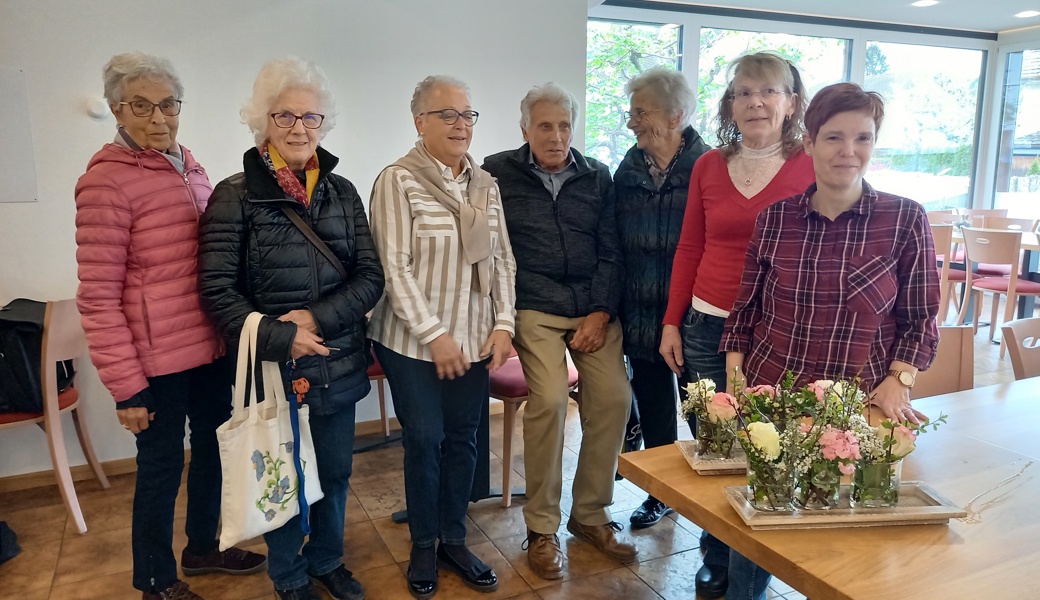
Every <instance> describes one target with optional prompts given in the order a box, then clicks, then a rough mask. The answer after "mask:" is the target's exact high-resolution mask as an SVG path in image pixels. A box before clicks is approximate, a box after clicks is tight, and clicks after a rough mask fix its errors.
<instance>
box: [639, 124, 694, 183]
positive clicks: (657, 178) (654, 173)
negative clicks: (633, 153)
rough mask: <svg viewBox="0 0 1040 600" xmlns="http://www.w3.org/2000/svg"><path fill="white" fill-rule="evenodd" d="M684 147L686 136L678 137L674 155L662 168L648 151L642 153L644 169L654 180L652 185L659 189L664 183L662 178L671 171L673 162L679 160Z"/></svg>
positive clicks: (665, 177) (666, 176)
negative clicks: (644, 163)
mask: <svg viewBox="0 0 1040 600" xmlns="http://www.w3.org/2000/svg"><path fill="white" fill-rule="evenodd" d="M685 149H686V138H685V137H682V138H679V149H678V150H676V151H675V156H673V157H672V160H671V162H669V163H668V166H667V167H665V168H664V169H660V168H658V166H657V163H655V162H654V159H652V158H650V153H648V152H644V153H643V160H644V161H646V169H647V171H649V172H650V178H651V179H653V180H654V187H656V188H657V189H661V186H662V185H664V180H665V179H668V175H670V174H671V172H672V167H674V166H675V162H676V161H677V160H679V156H681V155H682V153H683V150H685Z"/></svg>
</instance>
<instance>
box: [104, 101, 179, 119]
mask: <svg viewBox="0 0 1040 600" xmlns="http://www.w3.org/2000/svg"><path fill="white" fill-rule="evenodd" d="M119 104H126V105H129V106H130V111H131V112H133V113H134V116H137V117H150V116H152V115H153V114H155V107H156V106H158V107H159V112H161V113H162V114H164V115H166V116H167V117H176V116H177V115H179V114H181V101H180V100H174V99H173V98H167V99H165V100H163V101H162V102H160V103H158V104H156V103H154V102H149V101H148V100H132V101H130V102H120V103H119Z"/></svg>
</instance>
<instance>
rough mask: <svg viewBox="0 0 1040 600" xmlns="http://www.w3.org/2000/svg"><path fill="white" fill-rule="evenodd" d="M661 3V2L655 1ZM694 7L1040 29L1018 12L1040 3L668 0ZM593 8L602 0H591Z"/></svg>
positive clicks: (995, 29) (952, 26)
mask: <svg viewBox="0 0 1040 600" xmlns="http://www.w3.org/2000/svg"><path fill="white" fill-rule="evenodd" d="M652 1H659V0H652ZM666 1H668V2H671V3H675V4H693V5H700V6H714V7H724V8H737V9H749V10H761V11H770V12H783V13H789V14H803V15H813V16H823V17H835V18H841V19H856V20H861V21H874V22H884V23H898V24H903V25H920V26H925V27H941V28H946V29H966V30H971V31H987V32H1003V31H1009V30H1014V29H1024V28H1027V27H1036V26H1040V16H1037V17H1031V18H1028V19H1019V18H1017V17H1015V13H1019V12H1022V11H1025V10H1038V11H1040V0H941V1H940V2H939V4H936V5H935V6H930V7H927V8H917V7H914V6H910V3H911V2H913V0H869V1H855V0H725V1H721V2H720V1H715V0H666ZM589 3H590V5H593V4H600V3H602V0H599V1H597V0H590V2H589Z"/></svg>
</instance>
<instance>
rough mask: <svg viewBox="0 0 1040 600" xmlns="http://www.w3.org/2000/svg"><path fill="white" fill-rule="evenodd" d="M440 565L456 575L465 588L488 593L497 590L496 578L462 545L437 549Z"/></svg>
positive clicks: (489, 568) (493, 573) (489, 569)
mask: <svg viewBox="0 0 1040 600" xmlns="http://www.w3.org/2000/svg"><path fill="white" fill-rule="evenodd" d="M437 558H438V559H439V560H440V562H441V564H443V565H444V566H446V567H448V568H449V569H451V570H452V571H455V572H456V573H458V575H459V577H461V578H462V583H465V584H466V587H468V588H470V589H472V590H476V591H478V592H484V593H490V592H493V591H495V590H497V589H498V576H497V575H495V571H494V570H492V568H491V567H489V566H487V565H486V564H484V562H483V561H482V560H480V559H479V558H477V557H476V555H474V554H473V553H472V552H470V550H469V548H467V547H466V546H464V545H461V544H459V545H448V544H441V545H440V546H438V547H437Z"/></svg>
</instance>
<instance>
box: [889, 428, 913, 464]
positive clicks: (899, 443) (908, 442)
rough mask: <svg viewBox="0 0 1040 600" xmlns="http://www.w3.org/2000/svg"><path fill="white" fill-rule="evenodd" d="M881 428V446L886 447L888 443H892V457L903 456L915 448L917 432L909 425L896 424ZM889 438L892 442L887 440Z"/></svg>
mask: <svg viewBox="0 0 1040 600" xmlns="http://www.w3.org/2000/svg"><path fill="white" fill-rule="evenodd" d="M882 429H883V430H884V445H883V446H882V447H887V446H888V444H889V443H891V444H892V458H893V459H900V458H903V457H904V456H906V455H907V454H910V453H911V452H913V451H914V450H915V449H916V448H917V434H916V433H914V432H913V431H912V430H911V429H910V428H909V427H906V426H904V425H896V426H895V428H894V429H889V428H887V427H883V428H882ZM889 438H891V439H892V442H889V441H888V440H889Z"/></svg>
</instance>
